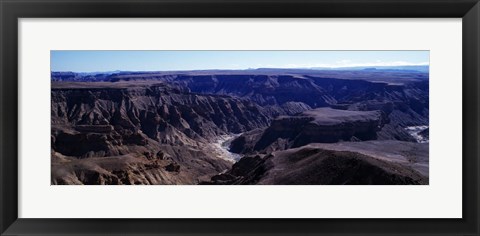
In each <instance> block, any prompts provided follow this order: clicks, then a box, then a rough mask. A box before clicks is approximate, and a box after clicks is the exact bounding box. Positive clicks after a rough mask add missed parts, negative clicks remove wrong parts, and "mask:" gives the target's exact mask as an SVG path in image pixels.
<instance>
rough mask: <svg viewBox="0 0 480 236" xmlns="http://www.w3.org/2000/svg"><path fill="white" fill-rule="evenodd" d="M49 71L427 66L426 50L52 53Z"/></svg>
mask: <svg viewBox="0 0 480 236" xmlns="http://www.w3.org/2000/svg"><path fill="white" fill-rule="evenodd" d="M50 55H51V59H50V60H51V61H50V62H51V70H52V71H73V72H102V71H114V70H122V71H169V70H207V69H248V68H265V67H268V68H311V67H355V66H404V65H428V64H429V51H87V50H85V51H66V50H55V51H51V53H50Z"/></svg>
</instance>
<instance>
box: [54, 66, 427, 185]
mask: <svg viewBox="0 0 480 236" xmlns="http://www.w3.org/2000/svg"><path fill="white" fill-rule="evenodd" d="M427 71H428V70H427ZM51 79H52V84H51V150H52V152H51V153H52V156H51V158H52V162H51V166H52V173H51V174H52V175H51V183H52V184H115V185H117V184H150V185H151V184H155V185H158V184H188V185H190V184H275V185H279V184H280V185H289V184H297V185H310V184H335V185H340V184H361V185H369V184H385V185H391V184H401V185H405V184H428V183H429V177H428V176H429V168H428V166H429V164H428V163H429V151H428V145H429V144H428V139H429V135H428V133H429V132H428V131H429V126H428V125H429V75H428V73H427V72H424V71H419V70H406V69H402V70H395V69H385V70H381V69H377V70H370V69H364V70H304V69H298V70H297V69H256V70H238V71H230V70H210V71H207V70H206V71H171V72H121V71H117V72H110V73H106V72H105V73H73V72H52V74H51Z"/></svg>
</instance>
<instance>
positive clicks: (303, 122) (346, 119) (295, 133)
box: [231, 108, 383, 153]
mask: <svg viewBox="0 0 480 236" xmlns="http://www.w3.org/2000/svg"><path fill="white" fill-rule="evenodd" d="M382 126H383V120H382V113H381V112H380V111H347V110H337V109H331V108H317V109H313V110H309V111H305V112H303V113H300V114H298V115H296V116H280V117H278V118H277V119H275V120H273V121H272V123H271V125H270V126H269V127H268V128H266V129H265V130H264V131H261V130H255V131H252V132H247V133H245V134H243V135H241V136H240V137H238V138H237V139H235V140H234V141H232V143H231V151H233V152H239V153H249V152H260V153H265V152H271V151H275V150H284V149H288V148H295V147H300V146H303V145H306V144H309V143H317V142H318V143H334V142H339V141H356V140H358V141H360V140H372V139H377V132H378V131H379V130H380V129H381V128H382Z"/></svg>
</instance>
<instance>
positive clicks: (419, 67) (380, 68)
mask: <svg viewBox="0 0 480 236" xmlns="http://www.w3.org/2000/svg"><path fill="white" fill-rule="evenodd" d="M324 70H328V71H357V70H368V71H382V72H389V71H390V72H395V71H398V72H415V73H418V72H422V73H428V72H429V66H428V65H411V66H357V67H311V68H249V69H231V70H230V69H209V70H183V71H182V70H178V71H175V70H172V71H127V70H114V71H96V72H72V71H55V72H54V71H52V73H74V74H77V75H82V76H90V75H113V74H122V73H132V74H137V73H152V72H217V73H218V72H229V71H242V72H289V73H291V72H293V73H303V72H305V71H307V72H308V71H310V72H312V71H324Z"/></svg>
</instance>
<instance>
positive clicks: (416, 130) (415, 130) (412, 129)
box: [405, 125, 429, 143]
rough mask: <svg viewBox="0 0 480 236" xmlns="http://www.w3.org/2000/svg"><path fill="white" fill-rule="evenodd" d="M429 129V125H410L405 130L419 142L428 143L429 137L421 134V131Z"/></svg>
mask: <svg viewBox="0 0 480 236" xmlns="http://www.w3.org/2000/svg"><path fill="white" fill-rule="evenodd" d="M426 129H428V125H419V126H408V127H406V128H405V130H406V131H407V132H408V133H409V134H410V135H411V136H412V137H414V138H415V139H416V140H417V142H418V143H428V141H429V140H428V138H427V137H424V136H422V135H420V132H422V131H424V130H426Z"/></svg>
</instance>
